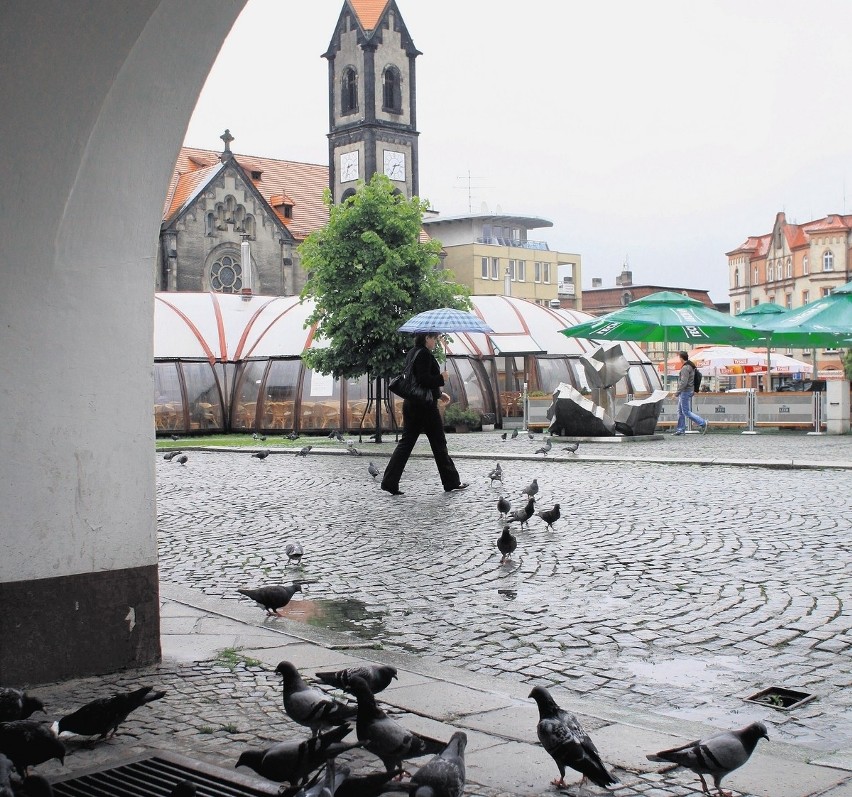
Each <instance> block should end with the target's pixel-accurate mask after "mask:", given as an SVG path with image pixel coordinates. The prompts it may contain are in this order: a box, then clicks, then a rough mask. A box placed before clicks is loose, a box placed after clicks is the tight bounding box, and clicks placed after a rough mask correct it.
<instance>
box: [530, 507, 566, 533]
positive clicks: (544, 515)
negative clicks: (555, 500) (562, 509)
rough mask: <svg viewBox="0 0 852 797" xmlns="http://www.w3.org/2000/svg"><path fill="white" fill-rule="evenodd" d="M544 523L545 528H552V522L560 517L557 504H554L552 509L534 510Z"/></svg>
mask: <svg viewBox="0 0 852 797" xmlns="http://www.w3.org/2000/svg"><path fill="white" fill-rule="evenodd" d="M536 515H538V516H539V517H540V518H541V519H542V520H543V521H544V522H545V523H547V528H549V529H551V530H552V529H553V524H554V523H556V521H557V520H559V518H560V517H561V515H560V513H559V504H554V505H553V508H552V509H542V510H541V512H536Z"/></svg>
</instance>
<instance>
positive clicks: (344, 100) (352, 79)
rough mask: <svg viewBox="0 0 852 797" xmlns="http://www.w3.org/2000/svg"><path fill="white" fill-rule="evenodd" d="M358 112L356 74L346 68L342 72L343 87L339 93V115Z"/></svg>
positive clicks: (349, 67)
mask: <svg viewBox="0 0 852 797" xmlns="http://www.w3.org/2000/svg"><path fill="white" fill-rule="evenodd" d="M357 110H358V73H357V72H356V71H355V70H354V69H353V68H352V67H351V66H348V67H346V69H344V70H343V85H342V86H341V92H340V111H341V113H354V112H355V111H357Z"/></svg>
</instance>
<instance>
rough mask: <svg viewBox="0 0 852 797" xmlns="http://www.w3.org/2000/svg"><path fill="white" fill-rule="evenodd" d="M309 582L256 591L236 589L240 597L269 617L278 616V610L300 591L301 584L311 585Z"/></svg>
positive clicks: (296, 582) (279, 585)
mask: <svg viewBox="0 0 852 797" xmlns="http://www.w3.org/2000/svg"><path fill="white" fill-rule="evenodd" d="M311 583H312V582H310V581H294V582H293V583H292V584H271V585H269V586H268V587H258V588H257V589H238V590H237V592H239V593H240V595H245V596H246V597H247V598H251V599H252V600H253V601H254V602H255V603H258V604H260V605H261V606H262V607H263V608H264V609H266V614H267V615H268V616H270V617H274V616H275V615H280V612H279V611H278V610H279V609H283V608H284V607H285V606H286V605H287V604H288V603H290V601H291V600H292V598H293V596H294V595H295V594H296V593H297V592H301V591H302V585H303V584H311Z"/></svg>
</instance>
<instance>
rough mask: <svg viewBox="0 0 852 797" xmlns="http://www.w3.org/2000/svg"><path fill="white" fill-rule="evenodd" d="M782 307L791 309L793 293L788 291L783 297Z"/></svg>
mask: <svg viewBox="0 0 852 797" xmlns="http://www.w3.org/2000/svg"><path fill="white" fill-rule="evenodd" d="M784 307H786V308H787V309H788V310H792V309H793V294H792V293H788V294H787V295H786V296H785V297H784Z"/></svg>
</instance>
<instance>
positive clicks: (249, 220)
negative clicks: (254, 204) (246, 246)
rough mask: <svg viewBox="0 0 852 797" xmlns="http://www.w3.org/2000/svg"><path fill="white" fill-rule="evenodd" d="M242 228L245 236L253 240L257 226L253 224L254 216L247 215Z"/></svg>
mask: <svg viewBox="0 0 852 797" xmlns="http://www.w3.org/2000/svg"><path fill="white" fill-rule="evenodd" d="M243 228H244V229H245V232H246V235H248V236H249V238H251V239H252V240H254V237H255V235H256V234H257V225H256V224H255V221H254V216H251V215H247V216H246V217H245V220H244V221H243Z"/></svg>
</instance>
